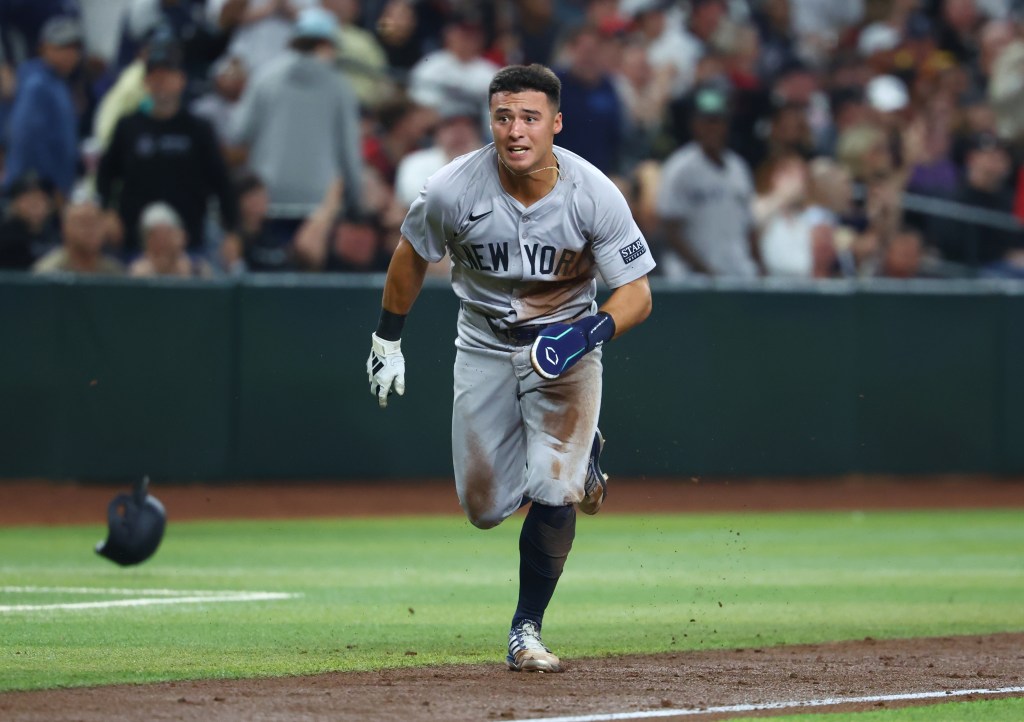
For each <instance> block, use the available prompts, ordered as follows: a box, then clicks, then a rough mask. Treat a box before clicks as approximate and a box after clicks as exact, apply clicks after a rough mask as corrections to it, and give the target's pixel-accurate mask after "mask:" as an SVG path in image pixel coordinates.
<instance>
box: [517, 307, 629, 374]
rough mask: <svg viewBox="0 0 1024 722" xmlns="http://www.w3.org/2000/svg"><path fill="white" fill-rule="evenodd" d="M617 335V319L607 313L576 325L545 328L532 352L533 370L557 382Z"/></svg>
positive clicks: (583, 319) (534, 343)
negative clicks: (584, 358)
mask: <svg viewBox="0 0 1024 722" xmlns="http://www.w3.org/2000/svg"><path fill="white" fill-rule="evenodd" d="M614 335H615V320H614V319H613V318H612V317H611V315H610V314H608V313H605V312H603V311H601V312H599V313H597V314H595V315H593V316H587V317H585V318H581V319H578V320H576V321H573V322H572V323H555V324H552V325H551V326H548V327H547V328H545V329H543V330H542V331H541V332H540V334H538V336H537V339H536V340H535V341H534V342H533V348H531V349H530V362H531V363H532V364H533V370H534V371H536V372H537V373H538V374H540V375H541V376H543V377H544V378H546V379H555V378H558V377H559V376H561V375H562V374H564V373H565V372H566V371H568V370H569V369H570V368H572V367H573V366H574V365H575V364H576V362H577V361H579V360H580V359H581V358H583V357H584V356H585V355H586V354H588V353H590V352H591V351H593V350H594V349H595V348H597V347H598V346H600V345H601V344H603V343H604V342H605V341H607V340H609V339H611V337H612V336H614Z"/></svg>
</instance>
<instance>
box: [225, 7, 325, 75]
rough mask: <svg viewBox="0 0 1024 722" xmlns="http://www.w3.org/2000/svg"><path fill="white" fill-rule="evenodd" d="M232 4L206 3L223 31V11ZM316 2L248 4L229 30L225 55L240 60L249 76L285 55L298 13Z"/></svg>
mask: <svg viewBox="0 0 1024 722" xmlns="http://www.w3.org/2000/svg"><path fill="white" fill-rule="evenodd" d="M230 3H231V0H207V3H206V11H207V15H208V17H209V19H210V20H211V21H213V22H215V23H218V24H220V25H221V26H222V27H223V23H224V20H223V11H224V8H225V6H227V5H229V4H230ZM319 4H320V2H319V0H248V2H246V3H244V6H245V8H244V10H243V11H242V15H241V18H240V19H239V21H238V24H237V25H236V26H235V27H233V28H231V29H232V33H231V43H230V45H229V46H228V53H229V54H230V55H233V56H235V57H237V58H241V59H242V62H243V63H245V67H246V68H248V70H249V72H250V73H251V74H252V75H254V76H255V75H257V74H258V73H259V72H260V71H261V70H262V69H263V67H264V66H265V65H267V64H268V63H270V62H271V61H273V60H275V59H277V58H278V57H279V56H280V55H281V54H283V53H284V51H285V49H286V48H287V47H288V43H289V42H290V41H291V39H292V27H293V26H294V25H295V20H296V18H297V17H298V15H299V12H300V11H301V10H303V9H305V8H310V7H316V6H318V5H319ZM225 29H226V28H225Z"/></svg>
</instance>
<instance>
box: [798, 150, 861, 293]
mask: <svg viewBox="0 0 1024 722" xmlns="http://www.w3.org/2000/svg"><path fill="white" fill-rule="evenodd" d="M808 173H809V180H810V187H809V194H808V202H809V205H808V209H807V215H808V217H809V220H810V223H811V228H812V234H813V235H814V236H815V237H816V242H824V240H822V241H818V240H817V238H822V239H825V238H827V239H828V240H829V243H830V244H831V246H832V248H833V249H835V254H836V265H837V269H836V271H837V273H838V275H841V276H854V275H856V273H857V265H856V261H855V259H854V256H853V248H854V245H855V243H856V236H857V230H856V229H855V228H854V227H853V218H852V212H853V180H852V178H851V176H850V172H849V171H848V170H847V169H846V168H844V167H843V166H841V165H840V164H839V163H837V162H836V161H835V159H833V158H829V157H825V156H820V157H818V158H815V159H813V160H812V161H811V162H810V164H809V165H808Z"/></svg>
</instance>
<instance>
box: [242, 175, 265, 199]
mask: <svg viewBox="0 0 1024 722" xmlns="http://www.w3.org/2000/svg"><path fill="white" fill-rule="evenodd" d="M266 187H267V186H266V184H265V183H264V182H263V179H262V178H260V177H259V176H258V175H256V174H255V173H252V172H244V173H242V174H241V175H239V176H238V177H237V178H236V179H235V195H236V196H237V197H239V198H241V197H242V196H244V195H245V194H246V193H251V192H252V191H254V190H257V189H260V188H266Z"/></svg>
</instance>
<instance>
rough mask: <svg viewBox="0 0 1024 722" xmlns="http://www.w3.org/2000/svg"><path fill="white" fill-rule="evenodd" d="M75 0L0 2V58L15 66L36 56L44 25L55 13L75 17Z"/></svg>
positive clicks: (60, 15) (77, 13) (77, 10)
mask: <svg viewBox="0 0 1024 722" xmlns="http://www.w3.org/2000/svg"><path fill="white" fill-rule="evenodd" d="M78 16H79V9H78V2H77V0H31V2H28V1H23V2H10V1H9V0H8V1H7V2H0V50H2V51H3V55H2V62H4V63H6V64H7V65H9V66H11V67H17V66H18V65H20V64H21V63H23V62H25V61H26V60H28V59H29V58H32V57H35V56H36V54H37V51H38V50H39V48H40V43H42V42H43V32H42V31H43V28H44V27H45V26H46V23H47V22H49V21H50V20H52V19H53V18H56V17H65V18H76V19H77V18H78Z"/></svg>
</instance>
